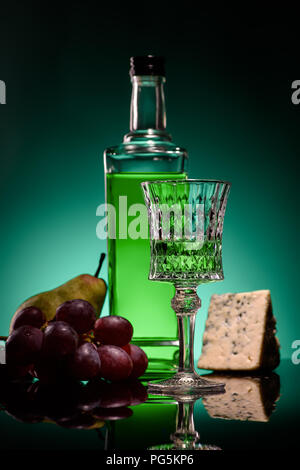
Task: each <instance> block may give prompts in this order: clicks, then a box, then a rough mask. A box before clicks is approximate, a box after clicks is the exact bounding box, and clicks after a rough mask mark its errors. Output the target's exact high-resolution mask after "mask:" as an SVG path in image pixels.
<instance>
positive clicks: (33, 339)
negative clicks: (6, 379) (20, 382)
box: [5, 325, 43, 365]
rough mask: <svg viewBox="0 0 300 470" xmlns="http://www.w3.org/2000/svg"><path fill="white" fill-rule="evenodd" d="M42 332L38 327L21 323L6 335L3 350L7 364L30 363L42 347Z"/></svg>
mask: <svg viewBox="0 0 300 470" xmlns="http://www.w3.org/2000/svg"><path fill="white" fill-rule="evenodd" d="M42 343H43V333H42V331H41V330H39V329H38V328H35V327H34V326H30V325H22V326H20V327H19V328H18V329H17V330H14V331H13V332H12V333H11V334H10V335H9V337H8V339H7V341H6V344H5V350H6V362H7V363H8V364H18V365H23V364H25V365H26V364H31V363H32V362H34V361H35V360H36V358H37V356H38V354H39V353H40V351H41V349H42Z"/></svg>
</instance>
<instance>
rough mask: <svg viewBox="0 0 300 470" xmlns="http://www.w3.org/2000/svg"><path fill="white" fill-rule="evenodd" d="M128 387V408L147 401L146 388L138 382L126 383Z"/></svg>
mask: <svg viewBox="0 0 300 470" xmlns="http://www.w3.org/2000/svg"><path fill="white" fill-rule="evenodd" d="M128 387H129V390H130V393H131V400H130V406H134V405H140V404H141V403H144V402H145V401H146V400H147V398H148V393H147V388H146V387H144V385H143V384H141V382H140V381H139V380H132V381H130V382H128Z"/></svg>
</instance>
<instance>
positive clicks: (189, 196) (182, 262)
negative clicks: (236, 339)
mask: <svg viewBox="0 0 300 470" xmlns="http://www.w3.org/2000/svg"><path fill="white" fill-rule="evenodd" d="M230 186H231V185H230V183H228V182H226V181H221V180H195V179H194V180H188V179H187V180H185V181H171V180H169V181H167V180H166V181H161V180H160V181H154V182H153V181H145V182H143V183H142V188H143V191H144V197H145V202H146V205H147V209H148V217H149V227H150V240H151V263H150V272H149V279H151V280H153V281H164V282H169V283H172V284H173V285H174V287H175V295H174V297H173V298H172V301H171V305H172V308H173V310H174V312H175V314H176V317H177V320H178V330H179V344H180V347H179V367H178V371H177V372H176V374H174V375H173V376H172V377H171V378H168V379H165V380H161V381H154V382H150V383H149V388H148V390H149V391H150V393H156V392H160V393H165V394H175V395H179V394H180V395H184V396H193V395H194V394H197V393H204V392H205V393H207V392H208V393H211V392H216V391H223V390H224V385H223V384H221V383H212V382H210V381H207V380H205V379H203V378H202V377H200V376H199V375H198V374H197V373H196V372H195V369H194V328H195V317H196V314H197V311H198V310H199V308H200V306H201V301H200V299H199V297H198V295H197V287H198V286H199V285H201V284H203V283H206V282H213V281H220V280H223V279H224V275H223V267H222V236H223V223H224V215H225V210H226V204H227V199H228V194H229V191H230Z"/></svg>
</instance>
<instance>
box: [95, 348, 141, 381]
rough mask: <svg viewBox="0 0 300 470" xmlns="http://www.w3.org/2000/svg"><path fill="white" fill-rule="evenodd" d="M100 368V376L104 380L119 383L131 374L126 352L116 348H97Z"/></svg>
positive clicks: (130, 364) (129, 361)
mask: <svg viewBox="0 0 300 470" xmlns="http://www.w3.org/2000/svg"><path fill="white" fill-rule="evenodd" d="M98 354H99V356H100V361H101V368H100V375H101V377H103V378H104V379H108V380H112V381H119V380H124V379H127V377H129V375H130V374H131V371H132V368H133V365H132V360H131V359H130V357H129V355H128V354H127V352H125V351H124V349H121V348H119V347H118V346H111V345H104V346H100V347H99V348H98Z"/></svg>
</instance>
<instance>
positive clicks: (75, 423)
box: [56, 413, 95, 429]
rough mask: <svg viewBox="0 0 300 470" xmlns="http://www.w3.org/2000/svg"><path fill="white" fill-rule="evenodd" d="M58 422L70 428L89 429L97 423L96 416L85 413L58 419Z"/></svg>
mask: <svg viewBox="0 0 300 470" xmlns="http://www.w3.org/2000/svg"><path fill="white" fill-rule="evenodd" d="M56 424H58V425H59V426H62V427H63V428H68V429H89V428H91V427H92V426H93V425H94V424H95V418H94V417H93V416H91V415H88V414H85V413H77V414H75V415H74V416H70V417H68V418H64V419H58V420H56Z"/></svg>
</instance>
